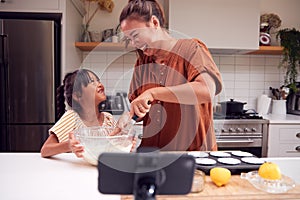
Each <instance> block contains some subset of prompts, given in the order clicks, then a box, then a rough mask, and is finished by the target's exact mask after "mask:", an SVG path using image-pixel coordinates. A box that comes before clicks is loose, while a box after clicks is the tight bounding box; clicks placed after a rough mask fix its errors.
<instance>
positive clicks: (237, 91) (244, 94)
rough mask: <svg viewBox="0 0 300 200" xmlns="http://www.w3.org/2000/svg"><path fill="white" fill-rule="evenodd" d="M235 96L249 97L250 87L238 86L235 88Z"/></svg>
mask: <svg viewBox="0 0 300 200" xmlns="http://www.w3.org/2000/svg"><path fill="white" fill-rule="evenodd" d="M234 96H235V97H248V96H249V90H248V89H238V88H236V89H235V90H234Z"/></svg>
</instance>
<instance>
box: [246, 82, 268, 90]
mask: <svg viewBox="0 0 300 200" xmlns="http://www.w3.org/2000/svg"><path fill="white" fill-rule="evenodd" d="M264 88H265V82H263V81H251V82H250V87H249V89H255V90H264Z"/></svg>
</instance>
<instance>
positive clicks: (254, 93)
mask: <svg viewBox="0 0 300 200" xmlns="http://www.w3.org/2000/svg"><path fill="white" fill-rule="evenodd" d="M262 94H264V89H260V90H258V89H255V90H252V89H250V90H249V96H250V97H258V96H260V95H262Z"/></svg>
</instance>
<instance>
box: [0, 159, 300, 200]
mask: <svg viewBox="0 0 300 200" xmlns="http://www.w3.org/2000/svg"><path fill="white" fill-rule="evenodd" d="M264 159H265V160H267V161H272V162H275V163H277V164H278V165H279V167H280V169H281V171H282V173H283V174H285V175H287V176H289V177H292V178H293V179H294V180H295V181H296V182H297V183H300V175H299V166H300V157H298V158H264ZM0 161H1V162H0V163H1V164H0V199H1V200H2V199H3V200H21V199H22V200H23V199H30V200H69V199H71V200H77V199H78V200H84V199H87V200H94V199H95V200H96V199H97V200H120V196H119V195H103V194H101V193H99V192H98V171H97V168H96V167H95V166H91V165H89V164H88V163H86V162H85V161H84V160H83V159H79V158H77V157H76V156H75V155H74V154H71V153H64V154H60V155H57V156H54V157H53V158H50V159H46V158H42V157H41V156H40V153H0Z"/></svg>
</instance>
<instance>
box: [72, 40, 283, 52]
mask: <svg viewBox="0 0 300 200" xmlns="http://www.w3.org/2000/svg"><path fill="white" fill-rule="evenodd" d="M75 46H76V47H77V48H78V49H80V50H81V51H92V50H94V51H128V52H129V51H133V50H135V49H134V47H133V46H130V45H129V46H128V47H127V48H125V44H124V43H112V42H75ZM282 50H283V47H281V46H260V47H259V50H256V51H252V52H249V53H247V54H251V55H282Z"/></svg>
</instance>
